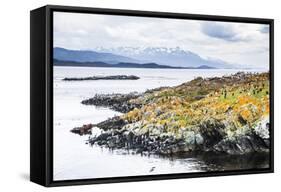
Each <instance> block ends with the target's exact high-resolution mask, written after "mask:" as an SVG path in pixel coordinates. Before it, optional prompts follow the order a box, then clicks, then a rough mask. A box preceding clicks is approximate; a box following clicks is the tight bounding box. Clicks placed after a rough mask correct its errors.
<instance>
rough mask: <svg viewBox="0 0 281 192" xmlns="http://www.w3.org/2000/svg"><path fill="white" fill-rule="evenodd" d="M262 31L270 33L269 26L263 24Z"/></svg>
mask: <svg viewBox="0 0 281 192" xmlns="http://www.w3.org/2000/svg"><path fill="white" fill-rule="evenodd" d="M259 31H260V32H261V33H269V26H263V27H261V28H260V29H259Z"/></svg>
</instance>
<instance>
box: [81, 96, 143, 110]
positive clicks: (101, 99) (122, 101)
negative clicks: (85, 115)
mask: <svg viewBox="0 0 281 192" xmlns="http://www.w3.org/2000/svg"><path fill="white" fill-rule="evenodd" d="M139 96H140V94H137V93H129V94H101V95H95V96H94V97H93V98H90V99H86V100H83V101H82V102H81V103H82V104H84V105H95V106H100V107H109V108H110V109H112V110H115V111H118V112H121V113H127V112H129V111H131V110H133V109H134V108H141V106H142V104H139V103H134V102H130V100H131V99H136V98H138V97H139Z"/></svg>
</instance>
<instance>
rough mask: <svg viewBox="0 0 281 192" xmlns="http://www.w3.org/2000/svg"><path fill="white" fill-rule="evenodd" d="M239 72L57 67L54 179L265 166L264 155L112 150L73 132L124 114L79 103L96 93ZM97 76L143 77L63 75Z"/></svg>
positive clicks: (138, 90)
mask: <svg viewBox="0 0 281 192" xmlns="http://www.w3.org/2000/svg"><path fill="white" fill-rule="evenodd" d="M237 71H238V70H218V69H208V70H192V69H120V68H92V67H54V113H53V114H54V180H69V179H87V178H100V177H120V176H133V175H153V174H168V173H187V172H203V171H212V170H235V169H251V168H262V167H266V166H267V162H268V159H267V156H264V155H254V156H253V155H250V156H243V157H242V156H220V157H218V156H217V155H212V154H190V155H188V156H187V155H183V156H174V157H160V156H157V155H150V156H147V155H140V154H137V155H136V154H132V153H131V152H130V151H129V152H128V151H125V150H115V151H110V150H108V149H106V148H101V147H99V146H92V147H91V146H89V145H87V144H85V143H86V140H87V139H88V136H78V135H76V134H73V133H71V132H70V130H71V129H72V128H74V127H77V126H81V125H83V124H88V123H98V122H101V121H104V120H106V119H107V118H109V117H113V116H114V115H119V114H120V113H118V112H115V111H112V110H110V109H107V108H101V107H95V106H86V105H82V104H81V101H82V100H83V99H87V98H89V97H92V96H94V95H95V94H99V93H129V92H134V91H137V92H143V91H145V90H147V89H151V88H156V87H161V86H174V85H179V84H181V83H183V82H186V81H189V80H192V79H193V78H195V77H198V76H201V77H214V76H223V75H228V74H234V73H236V72H237ZM244 71H245V70H244ZM248 71H251V72H260V71H262V70H248ZM96 75H105V76H106V75H137V76H139V77H140V79H139V80H126V81H125V80H123V81H122V80H121V81H120V80H98V81H75V82H66V81H62V79H63V78H65V77H87V76H96Z"/></svg>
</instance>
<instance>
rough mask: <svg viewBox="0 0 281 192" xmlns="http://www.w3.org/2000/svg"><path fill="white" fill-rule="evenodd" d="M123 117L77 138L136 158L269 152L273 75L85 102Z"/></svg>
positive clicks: (231, 78)
mask: <svg viewBox="0 0 281 192" xmlns="http://www.w3.org/2000/svg"><path fill="white" fill-rule="evenodd" d="M82 103H83V104H86V105H95V106H104V107H109V108H111V109H113V110H116V111H119V112H122V113H123V114H122V115H120V116H116V117H113V118H110V119H108V120H106V121H103V122H100V123H98V124H95V125H93V124H90V125H83V126H82V127H76V128H74V129H73V130H72V132H74V133H79V134H84V133H88V134H90V132H89V131H90V130H91V129H92V128H93V127H98V128H100V129H101V130H102V133H101V134H99V135H95V136H94V135H91V136H90V137H89V140H88V141H87V142H88V143H90V144H91V145H94V144H96V145H100V146H105V147H108V148H111V149H116V148H118V149H132V150H134V151H135V152H136V153H154V154H163V155H168V154H177V153H183V152H197V151H198V152H208V151H211V152H218V153H226V154H248V153H252V152H269V150H270V140H269V138H270V122H269V105H270V104H269V73H243V72H238V73H236V74H234V75H230V76H223V77H212V78H202V77H198V78H195V79H193V80H192V81H189V82H186V83H183V84H181V85H179V86H175V87H162V88H158V89H154V90H149V91H146V92H144V93H142V94H137V93H131V94H124V95H123V94H112V95H108V94H107V95H96V96H94V97H93V98H90V99H87V100H84V101H82Z"/></svg>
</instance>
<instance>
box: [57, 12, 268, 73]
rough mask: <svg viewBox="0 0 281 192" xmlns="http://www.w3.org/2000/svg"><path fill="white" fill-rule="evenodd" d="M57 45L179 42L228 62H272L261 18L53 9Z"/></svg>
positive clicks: (258, 64)
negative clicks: (211, 18) (207, 18)
mask: <svg viewBox="0 0 281 192" xmlns="http://www.w3.org/2000/svg"><path fill="white" fill-rule="evenodd" d="M54 46H57V47H64V48H69V49H83V50H85V49H87V50H93V49H95V48H96V47H105V48H111V47H120V46H131V47H180V48H182V49H184V50H187V51H192V52H195V53H197V54H199V55H200V56H202V57H206V58H207V57H210V58H217V59H221V60H225V61H227V62H229V63H239V64H243V65H249V66H252V67H253V66H254V67H262V68H268V66H269V35H268V26H267V25H262V24H245V23H229V22H212V21H194V20H179V19H163V18H148V17H128V16H110V15H96V14H78V13H62V12H55V13H54Z"/></svg>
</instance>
